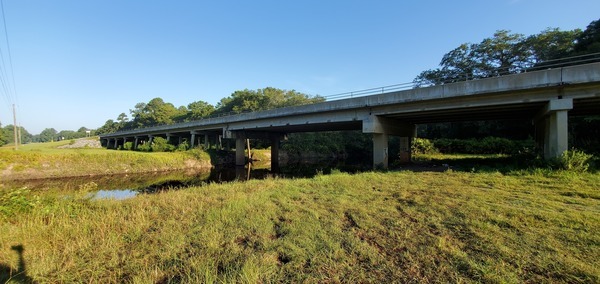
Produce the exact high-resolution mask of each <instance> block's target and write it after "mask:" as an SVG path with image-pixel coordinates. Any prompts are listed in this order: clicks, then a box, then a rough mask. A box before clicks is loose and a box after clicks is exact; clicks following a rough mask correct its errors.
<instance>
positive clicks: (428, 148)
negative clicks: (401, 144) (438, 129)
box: [410, 138, 439, 155]
mask: <svg viewBox="0 0 600 284" xmlns="http://www.w3.org/2000/svg"><path fill="white" fill-rule="evenodd" d="M410 149H411V152H412V154H413V155H414V154H436V153H439V150H438V149H437V148H436V147H435V145H433V142H431V140H429V139H425V138H415V139H413V142H412V145H411V146H410Z"/></svg>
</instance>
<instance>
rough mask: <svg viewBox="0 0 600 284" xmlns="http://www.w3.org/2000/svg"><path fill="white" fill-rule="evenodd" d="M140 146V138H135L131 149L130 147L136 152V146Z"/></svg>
mask: <svg viewBox="0 0 600 284" xmlns="http://www.w3.org/2000/svg"><path fill="white" fill-rule="evenodd" d="M139 144H140V138H139V137H137V136H136V137H135V140H134V141H133V147H131V148H132V149H133V150H137V147H138V145H139Z"/></svg>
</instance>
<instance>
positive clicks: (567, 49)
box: [525, 28, 581, 64]
mask: <svg viewBox="0 0 600 284" xmlns="http://www.w3.org/2000/svg"><path fill="white" fill-rule="evenodd" d="M580 34H581V30H580V29H576V30H572V31H561V30H560V29H558V28H548V29H546V30H544V31H542V32H541V33H539V34H536V35H532V36H529V37H528V38H527V39H526V40H525V45H526V46H527V48H529V50H530V52H531V59H530V60H531V61H532V62H533V63H536V64H537V63H540V62H544V61H548V60H553V59H558V58H564V57H568V56H570V55H571V54H572V53H573V50H574V46H575V42H576V40H577V37H578V36H579V35H580Z"/></svg>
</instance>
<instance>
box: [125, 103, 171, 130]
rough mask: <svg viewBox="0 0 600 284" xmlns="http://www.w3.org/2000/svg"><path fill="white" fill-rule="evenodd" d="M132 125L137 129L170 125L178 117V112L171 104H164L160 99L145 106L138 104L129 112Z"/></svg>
mask: <svg viewBox="0 0 600 284" xmlns="http://www.w3.org/2000/svg"><path fill="white" fill-rule="evenodd" d="M131 114H132V116H133V123H134V125H135V126H137V127H144V126H152V125H163V124H172V123H174V122H175V119H174V118H175V117H176V116H177V115H178V110H177V109H176V108H175V106H174V105H173V104H171V103H165V102H164V101H163V99H161V98H154V99H152V100H150V101H149V102H148V103H147V104H145V103H138V104H136V106H135V110H131Z"/></svg>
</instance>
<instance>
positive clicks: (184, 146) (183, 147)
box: [177, 141, 190, 152]
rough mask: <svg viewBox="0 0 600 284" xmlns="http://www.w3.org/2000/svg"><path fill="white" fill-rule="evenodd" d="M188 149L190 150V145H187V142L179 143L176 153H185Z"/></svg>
mask: <svg viewBox="0 0 600 284" xmlns="http://www.w3.org/2000/svg"><path fill="white" fill-rule="evenodd" d="M188 148H190V145H189V144H188V142H187V141H183V142H181V143H179V145H178V146H177V151H181V152H183V151H187V150H188Z"/></svg>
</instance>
